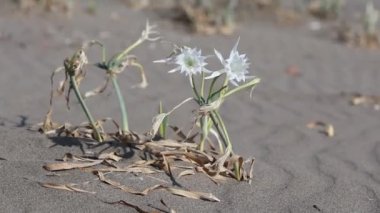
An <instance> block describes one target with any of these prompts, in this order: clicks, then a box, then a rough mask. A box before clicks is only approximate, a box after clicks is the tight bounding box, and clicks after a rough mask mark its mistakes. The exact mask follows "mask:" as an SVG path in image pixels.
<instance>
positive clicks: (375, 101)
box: [350, 94, 380, 110]
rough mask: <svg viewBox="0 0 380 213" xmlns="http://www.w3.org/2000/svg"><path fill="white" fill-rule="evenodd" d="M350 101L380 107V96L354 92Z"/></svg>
mask: <svg viewBox="0 0 380 213" xmlns="http://www.w3.org/2000/svg"><path fill="white" fill-rule="evenodd" d="M350 102H351V104H352V105H354V106H357V105H372V106H373V107H374V109H375V110H379V109H380V96H374V95H361V94H354V95H352V97H351V101H350Z"/></svg>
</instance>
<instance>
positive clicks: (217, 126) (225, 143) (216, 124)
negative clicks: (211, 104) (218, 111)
mask: <svg viewBox="0 0 380 213" xmlns="http://www.w3.org/2000/svg"><path fill="white" fill-rule="evenodd" d="M210 118H211V120H212V123H213V124H214V126H215V128H216V131H217V132H218V134H219V135H220V137H221V138H222V141H223V143H224V145H225V146H226V147H228V142H227V140H226V137H225V136H224V132H223V130H221V129H220V125H219V123H218V121H217V120H216V118H215V116H214V114H213V112H211V113H210Z"/></svg>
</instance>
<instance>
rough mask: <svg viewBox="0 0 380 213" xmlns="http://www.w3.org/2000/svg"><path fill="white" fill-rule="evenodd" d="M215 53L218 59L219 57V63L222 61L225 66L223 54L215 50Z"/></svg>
mask: <svg viewBox="0 0 380 213" xmlns="http://www.w3.org/2000/svg"><path fill="white" fill-rule="evenodd" d="M214 52H215V55H216V57H218V59H219V61H220V62H221V63H222V64H223V65H225V64H226V62H225V61H224V58H223V56H222V54H220V52H218V50H216V49H214Z"/></svg>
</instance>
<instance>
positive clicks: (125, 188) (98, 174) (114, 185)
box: [95, 172, 161, 196]
mask: <svg viewBox="0 0 380 213" xmlns="http://www.w3.org/2000/svg"><path fill="white" fill-rule="evenodd" d="M95 174H96V175H97V176H98V177H99V180H101V181H103V182H104V183H107V184H109V185H111V186H113V187H116V188H118V189H121V190H123V191H125V192H128V193H131V194H135V195H143V196H145V195H147V194H148V193H149V192H150V191H152V190H155V189H158V188H160V187H161V185H154V186H152V187H149V188H146V189H145V190H143V191H136V190H134V189H131V188H128V187H127V186H125V185H122V184H121V183H119V182H117V181H113V180H110V179H108V178H106V177H105V176H104V174H103V173H102V172H95Z"/></svg>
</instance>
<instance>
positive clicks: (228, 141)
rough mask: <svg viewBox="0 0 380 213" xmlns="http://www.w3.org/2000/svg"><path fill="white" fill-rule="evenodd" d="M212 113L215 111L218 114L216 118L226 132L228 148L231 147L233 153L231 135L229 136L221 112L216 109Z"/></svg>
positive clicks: (224, 132)
mask: <svg viewBox="0 0 380 213" xmlns="http://www.w3.org/2000/svg"><path fill="white" fill-rule="evenodd" d="M212 113H214V114H215V115H216V119H217V121H218V123H219V124H220V126H221V127H222V130H223V134H224V137H225V140H226V142H227V147H226V148H227V149H231V153H233V150H232V143H231V140H230V137H229V136H228V132H227V128H226V126H225V125H224V122H223V119H222V117H221V116H220V114H219V112H218V111H216V110H214V111H213V112H212Z"/></svg>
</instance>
